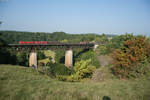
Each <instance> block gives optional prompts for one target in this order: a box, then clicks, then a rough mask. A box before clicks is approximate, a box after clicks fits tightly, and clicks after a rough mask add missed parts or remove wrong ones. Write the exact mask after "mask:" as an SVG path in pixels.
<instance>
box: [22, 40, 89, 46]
mask: <svg viewBox="0 0 150 100" xmlns="http://www.w3.org/2000/svg"><path fill="white" fill-rule="evenodd" d="M89 43H91V42H80V43H78V44H89ZM19 44H20V45H26V44H28V45H29V44H31V45H32V44H40V45H41V44H43V45H44V44H62V42H52V41H19ZM64 44H66V43H64Z"/></svg>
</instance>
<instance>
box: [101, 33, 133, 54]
mask: <svg viewBox="0 0 150 100" xmlns="http://www.w3.org/2000/svg"><path fill="white" fill-rule="evenodd" d="M133 37H134V36H133V34H128V33H127V34H125V35H119V36H115V37H113V38H112V39H110V40H109V41H106V40H105V41H106V42H105V44H104V45H100V46H99V47H98V49H99V52H100V54H103V55H105V54H110V53H112V52H113V51H114V50H115V49H119V48H122V47H123V43H124V41H127V40H130V39H131V38H133Z"/></svg>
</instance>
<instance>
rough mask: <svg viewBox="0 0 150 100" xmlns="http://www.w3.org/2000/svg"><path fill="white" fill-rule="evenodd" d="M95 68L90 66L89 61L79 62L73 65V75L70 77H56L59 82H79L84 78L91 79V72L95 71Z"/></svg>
mask: <svg viewBox="0 0 150 100" xmlns="http://www.w3.org/2000/svg"><path fill="white" fill-rule="evenodd" d="M95 69H96V67H95V66H92V65H91V59H89V60H81V61H79V62H76V63H75V66H74V67H73V71H74V73H72V75H70V76H64V75H61V76H58V79H59V80H62V81H71V82H74V81H81V80H83V79H85V78H91V76H92V74H93V72H94V71H95Z"/></svg>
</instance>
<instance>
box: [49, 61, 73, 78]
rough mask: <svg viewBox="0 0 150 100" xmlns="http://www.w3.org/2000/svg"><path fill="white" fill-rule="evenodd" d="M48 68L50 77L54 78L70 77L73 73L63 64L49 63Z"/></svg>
mask: <svg viewBox="0 0 150 100" xmlns="http://www.w3.org/2000/svg"><path fill="white" fill-rule="evenodd" d="M47 66H49V69H48V70H49V75H51V76H54V77H56V76H58V75H70V74H71V73H72V70H71V69H69V68H67V67H66V66H65V65H63V64H58V63H48V64H47Z"/></svg>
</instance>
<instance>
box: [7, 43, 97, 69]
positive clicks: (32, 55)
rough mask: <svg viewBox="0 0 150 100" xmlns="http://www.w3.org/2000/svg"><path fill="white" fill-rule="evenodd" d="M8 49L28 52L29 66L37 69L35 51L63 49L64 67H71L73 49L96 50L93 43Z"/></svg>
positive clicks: (41, 45) (22, 46) (34, 45)
mask: <svg viewBox="0 0 150 100" xmlns="http://www.w3.org/2000/svg"><path fill="white" fill-rule="evenodd" d="M7 47H8V48H12V49H15V50H16V51H18V52H19V51H30V55H29V66H30V67H33V66H34V67H37V66H38V65H37V51H38V50H51V49H65V50H66V53H65V66H66V67H71V66H73V49H75V48H83V49H96V47H97V45H96V44H95V43H89V42H86V43H84V42H83V43H49V44H8V46H7Z"/></svg>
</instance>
